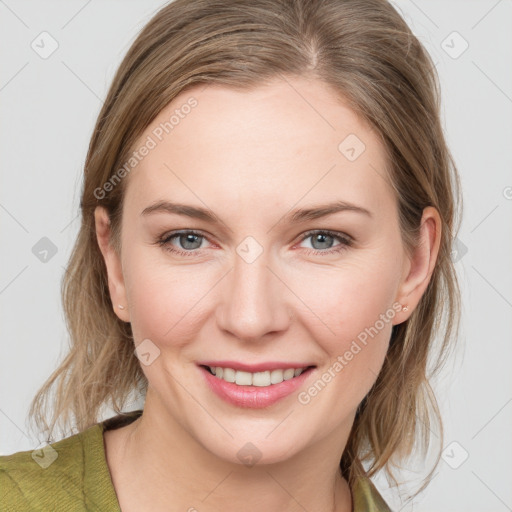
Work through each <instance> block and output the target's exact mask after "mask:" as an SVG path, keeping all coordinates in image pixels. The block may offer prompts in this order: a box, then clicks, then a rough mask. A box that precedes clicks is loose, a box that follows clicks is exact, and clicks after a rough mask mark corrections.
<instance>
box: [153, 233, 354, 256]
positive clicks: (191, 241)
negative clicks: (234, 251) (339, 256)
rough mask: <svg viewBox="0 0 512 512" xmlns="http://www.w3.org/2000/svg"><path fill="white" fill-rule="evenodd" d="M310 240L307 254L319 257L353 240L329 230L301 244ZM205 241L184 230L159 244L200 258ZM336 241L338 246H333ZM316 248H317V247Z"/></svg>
mask: <svg viewBox="0 0 512 512" xmlns="http://www.w3.org/2000/svg"><path fill="white" fill-rule="evenodd" d="M308 238H311V239H312V245H313V247H312V249H308V248H305V249H306V254H314V255H316V254H318V255H329V254H334V253H340V252H341V251H343V250H346V249H347V248H348V247H350V246H351V245H352V242H353V239H352V238H351V237H349V236H348V235H345V234H344V233H338V232H337V231H329V230H320V229H317V230H312V231H308V232H307V233H304V234H303V236H302V238H301V240H300V242H301V243H302V242H304V241H305V240H307V239H308ZM174 239H176V240H177V241H178V243H179V245H180V246H181V248H180V247H176V246H175V245H174V244H172V243H171V242H172V241H173V240H174ZM203 240H207V238H206V236H205V235H203V234H201V233H200V232H198V231H194V230H184V231H176V232H173V233H166V234H164V235H163V236H162V237H160V238H159V239H158V241H157V243H158V244H159V245H160V246H162V247H163V248H164V250H166V251H169V252H171V253H174V254H179V255H181V256H187V257H189V256H198V255H200V254H201V251H200V250H198V249H201V245H202V242H203ZM335 241H338V244H335V245H333V243H334V242H335ZM315 246H316V247H315Z"/></svg>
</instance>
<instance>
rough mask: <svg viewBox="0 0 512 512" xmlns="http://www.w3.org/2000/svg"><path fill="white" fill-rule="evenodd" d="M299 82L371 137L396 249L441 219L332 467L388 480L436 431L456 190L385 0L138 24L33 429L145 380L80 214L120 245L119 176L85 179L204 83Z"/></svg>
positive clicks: (452, 284) (330, 1) (200, 14)
mask: <svg viewBox="0 0 512 512" xmlns="http://www.w3.org/2000/svg"><path fill="white" fill-rule="evenodd" d="M304 75H307V76H309V77H313V78H316V79H318V80H320V81H322V82H324V83H326V84H328V85H329V86H331V87H332V89H333V90H334V91H335V92H337V93H338V94H339V95H340V97H343V99H344V100H345V101H346V102H347V103H348V105H349V106H350V107H351V108H352V109H353V110H354V111H355V112H356V113H357V114H359V115H360V116H361V118H363V119H364V120H366V121H367V122H368V123H369V125H370V126H371V127H372V128H373V129H374V130H375V132H376V133H377V134H378V135H379V137H380V138H381V140H382V143H383V146H384V147H385V150H386V152H387V154H388V158H389V180H390V183H391V185H392V186H393V188H394V190H395V192H396V200H397V204H398V207H399V220H400V229H401V232H402V238H403V241H404V246H405V247H406V248H407V249H408V250H411V249H412V248H413V247H414V246H415V244H416V243H417V241H418V232H419V225H420V219H421V216H422V212H423V209H424V208H425V207H427V206H433V207H435V208H436V209H437V210H438V212H439V213H440V217H441V220H442V234H441V242H440V249H439V255H438V259H437V263H436V266H435V270H434V273H433V275H432V277H431V281H430V283H429V285H428V287H427V289H426V291H425V293H424V295H423V297H422V299H421V301H420V303H419V304H418V306H417V308H416V309H415V310H414V312H413V313H412V314H411V316H410V318H409V319H408V320H407V321H405V322H403V323H401V324H399V325H396V326H394V327H393V330H392V335H391V340H390V346H389V350H388V354H387V356H386V359H385V362H384V365H383V367H382V370H381V372H380V374H379V375H378V377H377V379H376V382H375V384H374V386H373V387H372V389H371V391H370V392H369V393H368V395H367V396H366V397H365V399H364V400H363V402H362V403H361V404H360V406H359V408H358V411H357V415H356V418H355V422H354V425H353V428H352V431H351V434H350V437H349V440H348V443H347V446H346V449H345V452H344V454H343V457H342V460H341V461H340V468H341V470H342V473H343V475H344V476H346V477H347V478H348V479H349V480H350V481H353V479H354V478H356V477H358V476H361V475H363V474H367V475H368V476H371V475H373V474H374V473H375V472H377V471H379V470H381V469H383V470H385V471H386V472H387V474H388V476H391V478H394V477H393V465H394V464H395V463H396V461H401V460H403V459H405V458H406V457H408V456H409V455H411V454H412V453H413V452H414V450H415V448H416V445H415V441H416V440H418V439H419V440H420V441H421V443H420V446H421V449H422V450H424V451H426V450H427V449H428V446H429V439H430V426H431V425H432V424H433V423H434V422H436V423H438V424H439V425H440V426H442V422H441V418H440V414H439V410H438V407H437V403H436V399H435V397H434V395H433V393H432V389H431V387H430V385H429V378H430V377H431V376H432V375H433V374H434V373H435V372H437V371H438V370H439V369H440V368H441V367H442V365H443V364H444V363H445V360H446V357H447V355H448V353H449V352H450V347H451V346H452V345H453V343H454V341H455V338H456V336H455V335H456V333H457V331H458V327H459V322H460V320H459V317H460V297H459V295H460V294H459V287H458V283H457V277H456V272H455V269H454V265H453V261H452V259H451V250H452V241H453V237H454V234H455V232H456V231H458V224H457V225H456V221H457V217H456V214H457V213H459V217H458V220H459V222H460V214H461V211H462V198H461V196H460V183H459V177H458V174H457V170H456V167H455V164H454V161H453V158H452V156H451V154H450V152H449V149H448V147H447V144H446V141H445V138H444V135H443V130H442V126H441V122H440V93H439V83H438V78H437V74H436V70H435V67H434V64H433V63H432V60H431V58H430V56H429V55H428V53H427V52H426V50H425V49H424V48H423V46H422V45H421V43H420V42H419V41H418V39H417V38H416V37H415V36H414V35H413V34H412V33H411V31H410V29H409V27H408V26H407V24H406V23H405V22H404V20H403V19H402V18H401V16H400V15H399V14H398V13H397V12H396V11H395V9H394V8H393V7H392V6H391V5H390V4H389V3H388V2H387V1H385V0H236V1H235V0H215V1H212V0H176V1H174V2H172V3H170V4H168V5H166V6H164V7H163V8H162V9H161V10H160V11H159V12H158V13H157V14H156V15H155V16H154V17H153V18H152V19H151V20H150V22H149V23H148V24H147V25H146V26H145V27H144V28H143V30H142V31H141V33H140V34H139V36H138V37H137V39H136V40H135V42H134V43H133V44H132V46H131V48H130V49H129V51H128V53H127V55H126V56H125V58H124V60H123V61H122V63H121V65H120V67H119V69H118V71H117V73H116V75H115V77H114V80H113V83H112V85H111V87H110V90H109V92H108V95H107V98H106V100H105V103H104V104H103V107H102V109H101V112H100V114H99V116H98V119H97V122H96V126H95V128H94V132H93V135H92V138H91V141H90V145H89V151H88V154H87V159H86V162H85V172H84V183H83V190H82V194H81V203H80V207H81V213H82V217H81V227H80V231H79V233H78V237H77V240H76V243H75V245H74V248H73V251H72V254H71V257H70V261H69V266H68V268H67V271H66V273H65V275H64V277H63V281H62V301H63V307H64V312H65V316H66V321H67V326H68V329H69V333H70V350H69V353H68V355H67V356H66V357H65V359H64V361H63V362H62V363H61V364H60V366H59V367H58V368H57V369H56V370H55V372H53V374H52V375H51V376H50V377H49V378H48V380H47V381H46V382H45V384H44V385H43V386H42V388H41V389H40V390H39V392H38V393H37V395H36V396H35V397H34V400H33V402H32V404H31V409H30V413H29V415H30V417H31V419H32V422H33V423H34V424H35V425H37V427H38V428H39V429H40V430H44V431H48V432H49V434H50V436H51V434H52V432H53V430H54V428H55V426H56V425H57V424H59V423H60V424H61V425H62V426H63V427H66V426H69V425H71V422H72V421H74V422H75V424H76V428H77V429H78V430H79V431H82V430H84V429H86V428H88V427H89V426H91V425H93V424H95V423H96V422H97V421H98V420H99V417H98V415H99V413H100V410H101V407H102V406H104V405H105V404H109V406H110V407H112V408H113V410H115V411H116V413H121V412H122V409H123V407H124V406H126V400H127V397H128V395H129V393H130V392H132V391H133V390H136V389H138V390H140V391H141V392H142V393H144V391H145V390H146V389H147V381H146V378H145V376H144V373H143V372H142V369H141V366H140V364H139V361H138V359H137V357H136V356H135V354H134V340H133V336H132V332H131V326H130V324H129V323H124V322H122V321H121V320H120V319H119V318H118V317H117V316H116V315H115V313H114V311H113V308H112V304H111V300H110V294H109V289H108V285H107V273H106V267H105V263H104V259H103V257H102V254H101V252H100V250H99V247H98V243H97V239H96V233H95V224H94V209H95V208H96V206H98V205H102V206H104V207H105V208H106V209H107V210H108V212H109V216H110V219H111V227H112V231H113V240H112V243H113V245H114V247H115V248H116V250H117V251H118V253H120V251H121V249H122V248H121V244H120V233H121V212H122V207H123V197H124V191H125V188H126V182H127V179H123V180H120V182H119V183H118V184H117V185H116V186H115V187H113V188H112V190H111V191H109V192H108V193H107V194H104V196H105V197H102V198H101V199H98V198H97V195H98V194H97V190H98V188H101V187H103V185H104V184H105V183H106V182H107V181H108V180H109V179H111V176H112V175H113V174H114V172H115V171H116V170H118V169H119V168H120V167H121V166H122V165H123V163H124V162H125V161H126V160H127V158H128V157H129V154H130V151H131V150H132V148H133V146H134V144H135V143H136V141H137V139H138V138H139V137H140V136H141V134H142V133H143V132H144V130H145V129H146V128H147V127H148V125H149V124H150V123H151V122H152V121H153V120H154V118H155V117H156V116H157V114H159V113H160V112H161V111H162V109H163V108H164V107H166V106H167V105H168V104H169V102H170V101H171V100H173V98H174V97H176V95H178V94H179V93H181V92H182V91H184V90H186V89H187V88H189V87H191V86H194V85H197V84H201V83H204V84H219V85H222V86H225V87H230V88H234V89H238V90H249V89H251V88H254V87H256V86H258V85H262V84H264V83H266V82H267V81H269V80H272V79H275V78H279V77H281V76H289V77H293V76H304ZM95 191H96V193H95ZM458 208H460V210H459V209H458ZM443 320H444V321H443ZM437 334H440V335H441V337H440V338H439V339H437ZM54 386H55V392H54V394H53V396H52V397H51V398H50V391H51V390H52V389H53V388H54ZM50 408H51V411H50V413H49V414H50V425H48V424H47V423H46V414H47V413H48V409H50ZM441 431H442V429H441ZM50 438H51V437H49V438H48V439H50ZM438 461H439V454H438V456H437V460H436V464H437V462H438ZM363 463H367V465H368V467H367V469H366V472H365V470H364V469H363ZM432 472H433V469H432ZM432 472H431V473H430V475H431V474H432ZM425 485H426V484H425Z"/></svg>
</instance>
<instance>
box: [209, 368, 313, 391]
mask: <svg viewBox="0 0 512 512" xmlns="http://www.w3.org/2000/svg"><path fill="white" fill-rule="evenodd" d="M207 368H208V369H209V370H210V372H211V373H212V375H215V376H216V377H217V378H219V379H222V380H224V381H226V382H232V383H234V384H236V385H238V386H258V387H266V386H272V385H275V384H280V383H281V382H283V381H285V380H290V379H293V377H298V376H299V375H300V374H301V373H302V372H304V371H305V370H307V368H308V367H304V368H286V369H284V370H280V369H278V370H272V371H269V370H267V371H263V372H255V373H251V372H245V371H241V370H234V369H233V368H222V367H221V366H216V367H215V366H207Z"/></svg>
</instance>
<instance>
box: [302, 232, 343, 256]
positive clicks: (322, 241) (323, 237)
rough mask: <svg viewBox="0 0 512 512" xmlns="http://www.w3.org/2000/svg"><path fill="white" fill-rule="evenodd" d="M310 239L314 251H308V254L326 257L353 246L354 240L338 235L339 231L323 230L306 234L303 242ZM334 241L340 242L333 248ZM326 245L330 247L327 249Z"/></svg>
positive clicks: (341, 234)
mask: <svg viewBox="0 0 512 512" xmlns="http://www.w3.org/2000/svg"><path fill="white" fill-rule="evenodd" d="M308 238H311V240H312V242H311V244H312V245H313V249H308V251H307V254H320V255H325V254H333V253H339V252H341V251H344V250H345V249H347V248H348V247H350V246H351V245H352V238H350V237H349V236H348V235H345V234H343V233H338V232H337V231H326V230H321V229H316V230H313V231H308V232H307V233H304V236H303V238H302V240H301V242H303V241H304V240H307V239H308ZM334 240H338V242H339V243H338V244H337V245H334V246H333V245H332V243H333V241H334ZM315 245H317V247H315ZM325 245H327V246H328V247H325ZM333 247H334V248H333ZM323 249H327V250H323Z"/></svg>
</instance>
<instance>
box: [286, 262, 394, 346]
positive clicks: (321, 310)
mask: <svg viewBox="0 0 512 512" xmlns="http://www.w3.org/2000/svg"><path fill="white" fill-rule="evenodd" d="M382 261H383V260H382V259H381V258H377V257H374V258H369V257H365V258H363V257H361V258H359V259H356V258H352V259H350V260H348V259H347V261H346V263H345V262H344V263H343V264H337V266H336V267H325V268H319V269H318V270H317V271H316V272H315V273H314V279H309V280H308V279H304V276H300V279H299V278H298V276H295V278H293V277H292V276H290V279H293V282H296V283H297V287H296V288H295V289H296V290H297V295H298V296H299V297H300V298H301V299H302V301H303V303H304V304H305V305H306V306H307V308H308V309H309V310H310V313H309V317H311V321H310V322H308V323H309V325H310V326H311V327H310V328H312V329H314V331H315V338H316V339H317V340H319V341H320V340H322V343H321V344H323V345H324V348H325V349H326V351H327V352H328V353H329V354H333V353H336V354H338V353H339V351H340V350H343V349H344V347H345V345H346V344H347V343H348V342H350V341H351V340H352V339H355V338H357V337H358V336H359V334H360V333H364V332H366V330H367V329H369V328H371V327H372V326H374V325H375V324H376V322H378V324H377V327H379V331H381V330H382V331H384V333H383V336H384V338H386V335H387V337H389V334H390V332H391V321H388V322H385V325H382V322H381V321H379V320H380V319H381V315H387V316H388V317H390V316H394V310H393V308H392V304H393V301H394V299H395V292H396V287H397V275H398V274H397V268H396V264H394V263H392V261H393V260H391V259H388V260H387V261H388V262H389V263H388V265H387V267H386V268H384V267H383V264H382ZM384 261H386V260H384ZM311 312H313V313H314V315H312V314H311ZM305 314H307V312H306V311H305ZM391 319H392V318H390V320H391ZM361 337H364V335H362V336H361Z"/></svg>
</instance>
